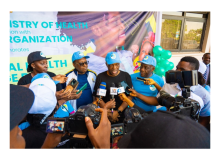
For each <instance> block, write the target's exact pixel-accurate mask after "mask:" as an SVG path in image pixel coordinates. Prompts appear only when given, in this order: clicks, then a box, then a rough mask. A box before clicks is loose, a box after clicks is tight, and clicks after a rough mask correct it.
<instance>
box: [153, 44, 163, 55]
mask: <svg viewBox="0 0 220 161" xmlns="http://www.w3.org/2000/svg"><path fill="white" fill-rule="evenodd" d="M153 53H154V56H160V55H162V53H163V48H162V47H161V46H159V45H157V46H155V47H154V48H153Z"/></svg>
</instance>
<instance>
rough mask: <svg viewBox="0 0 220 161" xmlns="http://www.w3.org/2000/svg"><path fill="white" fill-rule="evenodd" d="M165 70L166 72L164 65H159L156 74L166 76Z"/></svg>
mask: <svg viewBox="0 0 220 161" xmlns="http://www.w3.org/2000/svg"><path fill="white" fill-rule="evenodd" d="M165 72H166V71H165V69H164V68H163V67H161V66H159V67H158V69H157V72H156V74H157V75H159V76H161V77H162V76H165Z"/></svg>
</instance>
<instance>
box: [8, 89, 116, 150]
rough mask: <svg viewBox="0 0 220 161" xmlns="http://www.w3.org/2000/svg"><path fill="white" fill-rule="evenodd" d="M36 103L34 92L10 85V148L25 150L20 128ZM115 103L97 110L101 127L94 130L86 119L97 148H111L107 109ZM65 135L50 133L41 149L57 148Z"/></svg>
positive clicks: (89, 132) (107, 104) (89, 120)
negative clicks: (99, 114) (19, 125)
mask: <svg viewBox="0 0 220 161" xmlns="http://www.w3.org/2000/svg"><path fill="white" fill-rule="evenodd" d="M34 101H35V94H34V92H33V91H32V90H30V89H28V88H25V87H21V86H16V85H10V148H11V149H24V148H25V147H26V146H27V145H26V140H25V138H24V137H23V136H22V131H21V130H20V128H19V127H18V124H19V122H20V121H21V120H22V119H23V118H24V117H25V116H26V115H27V113H28V111H29V110H30V109H31V108H32V106H33V105H34ZM112 104H113V101H110V102H108V103H106V104H105V106H104V108H103V109H96V111H98V112H101V113H102V115H101V120H100V123H99V126H98V127H97V128H96V129H94V128H93V123H92V121H91V119H90V118H89V117H86V118H85V122H86V126H87V128H88V135H89V138H90V140H91V142H92V144H93V146H94V147H95V148H109V147H110V142H109V140H110V130H111V124H110V122H109V120H108V118H107V108H108V106H112ZM63 135H64V134H57V133H49V134H47V136H46V138H45V140H44V142H43V145H42V146H41V148H55V147H56V146H57V145H58V144H59V142H60V141H61V138H62V136H63Z"/></svg>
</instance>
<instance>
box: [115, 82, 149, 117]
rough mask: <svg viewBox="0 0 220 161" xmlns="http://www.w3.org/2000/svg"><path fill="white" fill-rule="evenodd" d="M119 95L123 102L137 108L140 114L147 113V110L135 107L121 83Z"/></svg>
mask: <svg viewBox="0 0 220 161" xmlns="http://www.w3.org/2000/svg"><path fill="white" fill-rule="evenodd" d="M118 87H119V88H118V95H119V96H121V97H119V98H120V99H121V100H122V101H123V102H126V103H127V104H128V105H129V106H130V107H133V108H136V109H138V110H139V112H140V113H141V114H142V113H145V110H143V109H142V108H140V107H138V106H137V105H135V104H134V103H133V102H132V101H131V100H130V99H129V98H128V97H127V96H126V95H125V94H124V92H125V90H124V87H122V85H121V83H118Z"/></svg>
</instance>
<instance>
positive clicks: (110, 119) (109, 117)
mask: <svg viewBox="0 0 220 161" xmlns="http://www.w3.org/2000/svg"><path fill="white" fill-rule="evenodd" d="M107 111H108V113H107V117H108V119H109V121H110V122H112V116H113V112H112V111H111V110H110V109H108V110H107Z"/></svg>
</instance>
